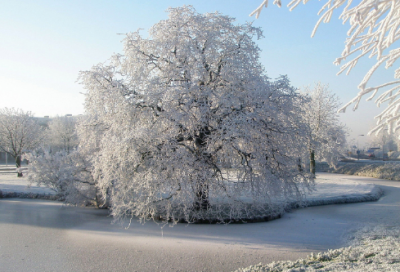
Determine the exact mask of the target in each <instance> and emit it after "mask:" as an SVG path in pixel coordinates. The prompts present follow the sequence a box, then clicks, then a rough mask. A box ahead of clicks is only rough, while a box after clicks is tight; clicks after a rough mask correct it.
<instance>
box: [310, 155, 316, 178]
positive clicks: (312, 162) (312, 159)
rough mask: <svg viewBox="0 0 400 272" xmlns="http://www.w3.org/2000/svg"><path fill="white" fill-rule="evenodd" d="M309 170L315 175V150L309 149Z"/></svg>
mask: <svg viewBox="0 0 400 272" xmlns="http://www.w3.org/2000/svg"><path fill="white" fill-rule="evenodd" d="M310 172H311V173H312V174H313V175H315V152H314V150H310Z"/></svg>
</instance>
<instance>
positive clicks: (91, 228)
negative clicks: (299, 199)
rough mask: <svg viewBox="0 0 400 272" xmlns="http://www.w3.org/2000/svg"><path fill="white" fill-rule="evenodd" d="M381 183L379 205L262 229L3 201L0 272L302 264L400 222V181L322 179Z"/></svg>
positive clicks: (335, 209)
mask: <svg viewBox="0 0 400 272" xmlns="http://www.w3.org/2000/svg"><path fill="white" fill-rule="evenodd" d="M319 178H328V179H329V178H330V179H338V178H341V179H342V180H344V182H345V180H346V179H351V180H357V182H359V183H361V184H362V183H365V182H366V183H376V184H378V185H379V186H381V187H382V189H383V190H384V192H385V195H384V196H383V197H382V198H381V199H380V200H379V201H377V202H366V203H357V204H345V205H329V206H318V207H309V208H306V209H299V210H295V211H293V212H291V213H288V214H286V215H285V216H283V218H282V219H279V220H275V221H271V222H264V223H254V224H237V225H186V224H178V225H176V226H174V227H173V228H170V227H169V226H164V227H163V228H161V226H160V225H157V224H155V223H153V222H147V223H146V224H144V225H142V224H139V223H137V222H136V221H135V222H132V225H131V226H130V228H129V229H125V228H123V227H122V226H121V225H118V224H110V222H111V220H112V219H111V218H110V217H108V212H107V211H105V210H96V209H92V208H75V207H67V206H64V205H62V203H59V202H54V201H42V200H26V199H1V200H0V271H232V270H235V269H237V268H239V267H246V266H249V265H251V264H256V263H259V262H262V263H268V262H271V261H277V260H287V259H290V260H295V259H298V258H304V257H305V256H306V255H308V254H309V253H310V252H319V251H325V250H327V249H331V248H339V247H341V246H343V245H344V243H345V241H346V238H347V236H348V235H351V233H352V231H354V230H356V229H358V228H361V227H363V226H365V225H368V224H386V225H390V224H392V225H399V222H400V182H393V181H382V180H376V179H372V178H363V177H354V176H344V175H334V174H321V175H319Z"/></svg>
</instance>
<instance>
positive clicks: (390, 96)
mask: <svg viewBox="0 0 400 272" xmlns="http://www.w3.org/2000/svg"><path fill="white" fill-rule="evenodd" d="M268 2H269V0H263V1H262V3H261V5H260V6H259V7H258V8H257V9H255V10H254V12H253V13H252V14H250V15H251V16H252V15H256V17H257V18H258V16H259V15H260V13H261V11H262V9H263V8H264V7H267V5H268ZM301 2H303V3H304V4H305V3H307V2H308V1H302V0H292V1H290V2H289V3H288V5H287V6H288V7H289V8H290V10H293V9H294V8H295V7H297V6H298V5H299V4H300V3H301ZM273 3H274V4H276V5H278V6H279V7H281V5H282V4H281V1H280V0H274V2H273ZM340 8H342V13H341V14H340V17H339V18H340V19H342V20H343V23H346V22H348V23H349V24H350V28H349V31H348V32H347V35H348V36H349V37H348V38H347V39H346V41H345V47H344V50H343V52H342V55H341V56H340V57H339V58H337V59H336V60H335V62H334V64H336V65H340V64H341V63H342V61H345V60H346V59H349V58H351V57H352V56H354V57H353V58H352V59H350V60H348V61H347V62H346V63H345V64H343V65H342V66H341V68H340V71H339V73H338V74H340V73H342V72H344V71H346V70H347V74H348V73H349V72H350V71H351V69H352V68H353V67H355V66H356V64H357V63H358V61H359V59H360V58H363V57H364V56H368V57H370V58H375V59H376V63H375V64H374V65H373V66H372V67H371V68H370V70H369V71H368V72H367V74H366V75H365V76H364V78H363V79H362V81H361V82H360V84H359V85H358V88H359V89H360V92H359V93H358V94H357V96H356V97H354V98H353V99H352V100H351V101H349V102H348V103H347V104H345V105H344V106H343V107H342V108H341V109H340V111H342V112H344V111H345V110H346V108H347V107H349V106H350V105H351V104H354V110H355V109H357V107H358V104H359V102H360V100H361V98H362V97H364V96H365V95H370V96H369V97H368V98H367V100H371V99H373V98H374V97H375V96H376V94H377V93H378V91H379V90H380V89H384V91H383V92H382V93H381V94H380V95H379V96H378V98H377V99H376V104H377V105H378V106H380V105H381V104H382V103H387V104H388V106H387V107H386V109H385V110H383V111H382V113H380V114H379V115H378V116H376V118H377V126H376V127H375V128H374V129H373V130H372V131H371V132H376V133H377V134H378V133H379V132H380V131H381V130H382V129H385V128H388V132H389V133H391V132H393V131H395V130H397V129H399V128H400V98H399V94H400V80H399V78H400V68H397V69H396V70H395V74H394V78H395V79H394V80H393V81H391V82H385V83H382V84H380V85H378V86H367V84H368V82H369V80H370V78H371V76H372V75H373V74H374V72H375V71H376V70H377V69H378V68H379V67H380V66H382V65H383V64H385V68H388V67H391V66H392V65H393V64H394V63H395V62H396V60H397V59H398V58H399V57H400V48H399V47H396V46H395V45H394V43H395V42H396V41H397V40H398V39H399V38H400V12H399V11H400V1H399V0H361V1H357V3H353V1H352V0H328V1H326V3H325V4H324V5H323V7H322V8H321V10H320V11H319V13H318V14H321V17H320V19H319V20H318V22H317V24H316V25H315V28H314V30H313V32H312V36H313V35H314V34H315V32H316V30H317V28H318V26H319V24H320V23H321V22H324V23H328V22H329V21H330V19H331V17H332V14H333V12H334V11H335V10H336V9H340Z"/></svg>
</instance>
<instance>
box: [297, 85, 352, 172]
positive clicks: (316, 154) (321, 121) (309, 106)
mask: <svg viewBox="0 0 400 272" xmlns="http://www.w3.org/2000/svg"><path fill="white" fill-rule="evenodd" d="M303 92H304V94H305V95H306V96H307V98H308V101H306V102H303V103H302V106H303V110H304V111H303V118H304V122H305V123H306V124H307V125H308V127H309V131H308V136H307V140H308V143H307V146H308V151H309V155H310V171H311V173H313V174H315V159H316V158H318V159H319V160H325V161H327V162H328V163H329V164H330V165H336V162H337V157H338V156H339V155H340V154H341V152H342V151H343V150H342V149H343V148H344V147H345V144H346V132H345V127H344V125H342V124H340V122H339V118H338V115H337V109H338V107H339V99H338V97H337V96H336V95H335V94H332V93H331V91H329V89H328V85H324V84H322V83H320V82H318V83H316V84H315V85H314V87H313V88H310V87H306V88H304V90H303Z"/></svg>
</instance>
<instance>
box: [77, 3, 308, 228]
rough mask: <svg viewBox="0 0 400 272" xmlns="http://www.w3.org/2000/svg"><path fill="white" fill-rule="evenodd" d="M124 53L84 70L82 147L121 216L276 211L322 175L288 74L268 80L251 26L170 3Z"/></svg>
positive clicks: (130, 37) (223, 216) (227, 216)
mask: <svg viewBox="0 0 400 272" xmlns="http://www.w3.org/2000/svg"><path fill="white" fill-rule="evenodd" d="M168 13H169V18H168V19H167V20H163V21H160V22H159V23H157V24H155V25H154V26H153V27H152V28H151V29H150V31H149V35H148V36H147V35H146V38H144V37H142V36H141V35H140V33H139V32H133V33H130V34H127V36H126V38H125V40H124V54H123V55H121V54H117V55H114V56H112V58H111V59H110V61H109V62H107V63H106V64H98V65H96V66H94V67H93V68H92V69H91V70H90V71H86V72H82V73H81V76H80V80H81V83H82V84H83V85H84V87H85V88H86V90H87V94H86V104H85V107H86V114H87V118H86V119H85V121H84V122H82V123H81V124H80V125H79V135H80V138H81V139H82V141H81V145H82V148H84V147H85V146H86V147H87V148H89V149H91V150H93V154H94V156H93V157H94V161H93V167H94V170H93V174H94V178H95V180H97V184H98V185H97V186H98V188H99V189H100V190H101V192H102V195H103V198H104V199H105V200H106V199H110V203H111V209H112V214H113V216H114V217H115V218H116V219H121V218H124V217H132V216H137V217H139V218H141V219H148V218H153V219H156V218H161V219H163V220H173V221H177V220H180V219H184V220H186V221H189V222H192V221H197V220H203V219H205V220H217V221H226V220H228V221H229V220H238V219H243V218H256V217H264V216H273V215H277V214H279V213H281V212H282V211H283V209H285V208H286V207H287V205H289V204H290V203H292V202H298V201H301V200H302V198H303V196H304V194H305V193H306V192H307V189H308V188H309V186H310V185H312V179H310V177H309V176H308V175H307V174H305V173H302V172H299V171H298V168H297V156H296V155H294V153H295V152H296V150H297V149H299V148H300V145H301V144H302V141H301V140H300V139H304V138H302V137H303V136H304V129H303V126H302V123H301V118H300V117H299V116H298V115H297V114H296V112H297V110H298V109H297V108H296V106H295V103H293V101H294V100H296V99H297V95H296V93H295V92H294V89H293V88H292V87H291V86H290V84H289V81H288V80H287V78H286V77H281V78H279V79H278V80H276V81H275V82H270V81H269V80H268V78H267V77H266V76H265V74H264V71H263V68H262V66H261V65H260V62H259V52H260V49H259V48H258V47H257V45H256V44H255V42H254V40H255V39H257V38H260V37H261V36H262V33H261V30H260V29H259V28H256V27H253V26H252V25H251V24H244V25H235V24H234V19H233V18H230V17H228V16H223V15H221V14H219V13H206V14H198V13H197V12H196V11H195V10H194V9H193V8H192V7H190V6H184V7H180V8H170V9H169V10H168Z"/></svg>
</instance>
